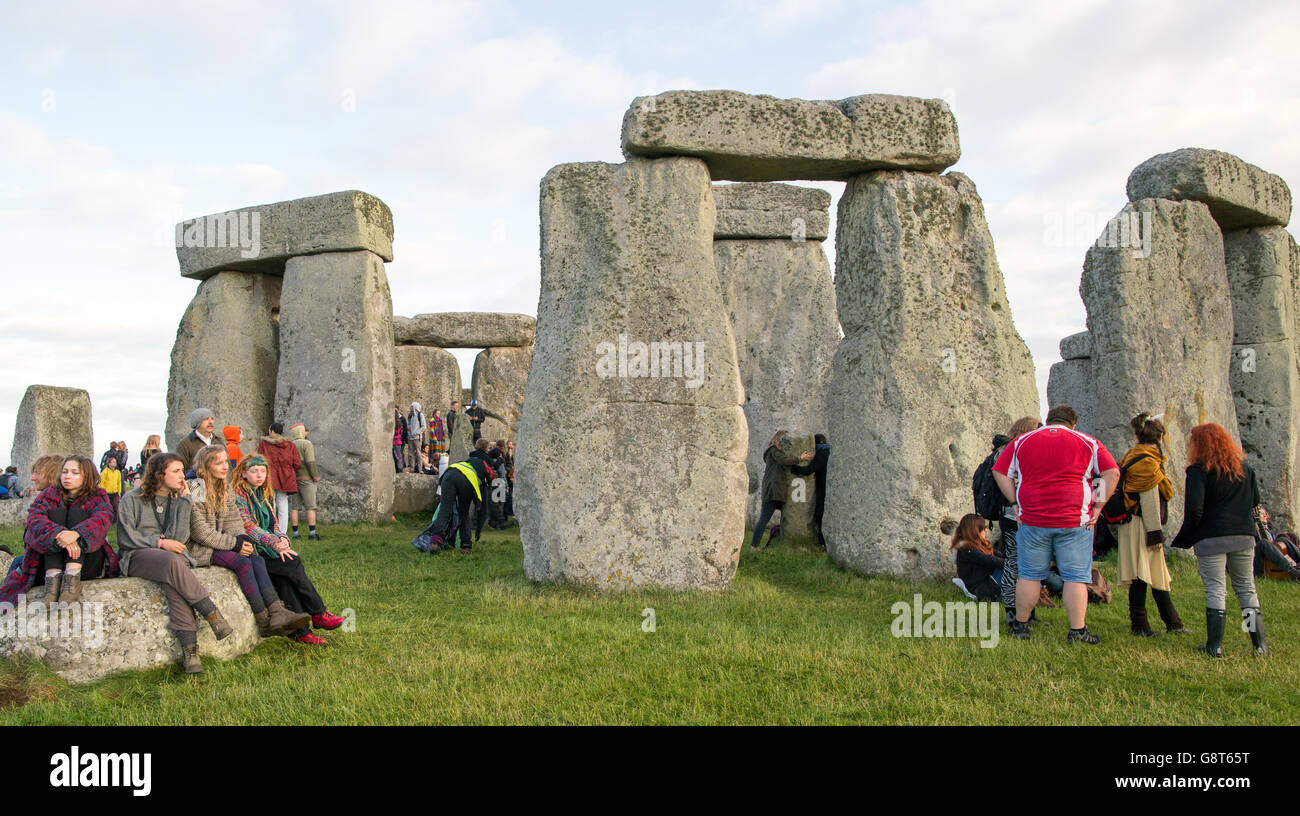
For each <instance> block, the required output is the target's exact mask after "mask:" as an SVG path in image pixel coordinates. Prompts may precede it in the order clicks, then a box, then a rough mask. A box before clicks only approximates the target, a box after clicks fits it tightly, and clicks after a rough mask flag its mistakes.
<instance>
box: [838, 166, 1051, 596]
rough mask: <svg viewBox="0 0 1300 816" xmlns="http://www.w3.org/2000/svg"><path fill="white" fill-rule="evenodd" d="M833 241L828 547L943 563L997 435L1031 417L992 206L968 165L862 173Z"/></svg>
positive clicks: (894, 565) (855, 564) (905, 564)
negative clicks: (835, 322)
mask: <svg viewBox="0 0 1300 816" xmlns="http://www.w3.org/2000/svg"><path fill="white" fill-rule="evenodd" d="M836 253H837V263H836V276H835V299H836V303H837V305H838V308H839V315H840V324H841V325H842V326H843V328H844V333H845V336H844V339H843V340H841V341H840V345H839V348H838V350H837V351H836V353H835V363H834V370H833V373H832V377H831V385H830V391H829V397H828V399H827V419H828V425H829V437H830V443H831V445H832V447H833V453H832V455H831V457H830V463H829V469H828V473H827V493H826V517H825V523H826V526H825V530H824V533H825V535H826V541H827V550H828V551H829V553H830V555H831V557H832V558H833V559H834V561H835V562H836V563H837V564H840V565H841V566H844V567H847V568H849V569H852V570H855V571H859V572H866V573H890V574H894V575H902V576H910V577H914V578H919V577H944V578H946V577H950V576H951V575H952V569H953V567H952V556H951V554H950V552H951V551H950V550H949V543H950V540H951V536H952V531H953V529H954V528H955V526H956V523H957V521H958V520H960V519H961V517H962V516H963V515H964V514H966V513H968V512H970V509H971V493H970V483H971V476H972V475H973V474H974V472H975V469H976V468H977V467H978V466H979V464H980V462H981V461H983V459H984V457H985V456H987V455H988V451H989V440H990V439H991V438H992V436H993V434H994V433H1000V432H1005V430H1006V429H1007V428H1008V427H1010V425H1011V423H1012V422H1013V421H1014V420H1016V419H1017V418H1019V417H1021V416H1026V415H1034V416H1036V415H1038V389H1037V386H1036V384H1035V381H1034V365H1033V360H1032V359H1031V358H1030V355H1029V349H1028V347H1027V346H1026V345H1025V343H1024V341H1023V340H1022V339H1021V338H1020V335H1019V334H1017V333H1016V330H1015V326H1014V325H1012V321H1011V309H1010V306H1009V305H1008V303H1007V296H1006V291H1005V289H1004V286H1003V281H1002V272H1001V270H1000V269H999V268H998V263H997V257H996V255H995V253H994V249H993V240H992V237H991V236H990V234H989V230H988V224H987V222H986V220H985V218H984V207H983V204H982V203H981V202H980V198H979V195H978V194H977V193H976V191H975V185H974V184H972V183H971V181H970V179H968V178H966V176H964V175H962V174H960V173H950V174H948V175H945V176H934V175H929V174H924V173H911V172H899V171H882V172H875V173H867V174H865V175H861V176H858V177H856V178H854V179H852V180H851V181H850V182H849V183H848V186H847V187H846V188H845V191H844V195H843V197H842V198H841V199H840V206H839V218H838V223H837V228H836Z"/></svg>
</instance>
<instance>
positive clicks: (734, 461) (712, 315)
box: [515, 158, 747, 589]
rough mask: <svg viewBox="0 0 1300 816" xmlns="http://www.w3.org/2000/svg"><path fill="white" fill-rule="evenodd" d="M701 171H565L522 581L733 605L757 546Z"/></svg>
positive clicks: (545, 264)
mask: <svg viewBox="0 0 1300 816" xmlns="http://www.w3.org/2000/svg"><path fill="white" fill-rule="evenodd" d="M714 219H715V211H714V203H713V191H712V190H711V189H710V184H709V174H708V170H707V168H706V167H705V165H704V163H703V162H702V161H699V160H697V159H687V158H669V159H659V160H629V161H628V162H627V163H626V164H623V165H610V164H602V163H598V162H590V163H584V164H566V165H560V166H558V167H555V168H553V169H552V170H551V171H550V172H549V173H547V175H546V177H545V178H544V179H543V180H542V185H541V238H542V251H541V255H542V268H541V273H542V278H541V297H540V299H539V303H538V312H537V342H536V345H535V351H534V354H533V362H532V366H531V368H530V370H529V374H528V385H527V389H526V391H525V395H524V414H523V423H522V427H521V428H520V433H519V446H518V462H517V467H516V478H515V489H516V507H517V508H518V509H517V512H518V515H519V517H520V525H521V530H520V538H521V540H522V542H523V548H524V571H525V572H526V573H527V575H528V577H529V578H532V579H533V580H550V581H559V580H567V581H576V582H581V583H583V584H587V585H590V586H594V587H598V588H600V589H640V588H650V587H659V588H666V589H725V588H727V587H728V586H729V585H730V584H731V580H732V577H733V576H734V574H735V570H736V564H737V562H738V560H739V557H740V547H741V544H742V541H743V537H744V529H743V527H744V513H745V487H746V479H745V465H744V455H745V448H746V442H747V432H746V427H745V415H744V412H743V410H742V408H741V400H742V394H741V385H740V375H739V370H738V368H737V365H736V348H735V343H734V341H733V340H732V336H731V328H730V325H729V322H728V320H727V318H726V312H725V306H724V303H723V299H722V294H721V291H720V289H719V285H718V274H717V271H716V269H715V268H714V264H713V229H714Z"/></svg>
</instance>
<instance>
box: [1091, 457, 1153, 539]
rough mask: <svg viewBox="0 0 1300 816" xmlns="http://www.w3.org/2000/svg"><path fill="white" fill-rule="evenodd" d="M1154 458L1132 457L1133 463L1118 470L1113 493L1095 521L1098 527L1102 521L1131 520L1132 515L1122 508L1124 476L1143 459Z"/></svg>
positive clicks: (1121, 522) (1118, 521) (1117, 521)
mask: <svg viewBox="0 0 1300 816" xmlns="http://www.w3.org/2000/svg"><path fill="white" fill-rule="evenodd" d="M1154 458H1155V457H1154V456H1152V455H1151V454H1149V453H1144V454H1142V455H1141V456H1137V457H1134V459H1133V461H1131V462H1129V463H1128V464H1127V465H1125V466H1123V467H1122V468H1120V469H1119V481H1118V482H1116V483H1115V493H1114V494H1113V495H1111V497H1110V498H1108V499H1106V503H1105V504H1103V505H1102V506H1101V518H1099V519H1098V520H1097V526H1098V527H1100V526H1101V522H1103V521H1105V522H1109V523H1110V524H1123V523H1125V522H1127V521H1128V520H1129V519H1131V518H1133V514H1132V513H1131V512H1129V510H1128V509H1127V508H1126V507H1125V506H1124V490H1123V487H1124V474H1125V473H1127V472H1128V469H1129V468H1131V467H1133V466H1134V465H1135V464H1137V463H1138V462H1140V461H1142V460H1143V459H1154Z"/></svg>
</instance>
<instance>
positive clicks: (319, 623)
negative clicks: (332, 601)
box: [311, 609, 343, 629]
mask: <svg viewBox="0 0 1300 816" xmlns="http://www.w3.org/2000/svg"><path fill="white" fill-rule="evenodd" d="M311 625H312V626H314V627H316V628H317V629H337V628H339V627H340V626H342V625H343V619H342V618H340V617H339V616H338V615H331V614H330V613H329V610H328V609H327V610H325V611H324V612H319V613H317V614H315V615H312V616H311Z"/></svg>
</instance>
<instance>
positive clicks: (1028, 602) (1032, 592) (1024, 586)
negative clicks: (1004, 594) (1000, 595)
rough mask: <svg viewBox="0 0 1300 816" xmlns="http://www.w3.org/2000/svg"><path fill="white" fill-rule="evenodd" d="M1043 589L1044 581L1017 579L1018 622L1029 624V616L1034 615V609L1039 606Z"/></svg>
mask: <svg viewBox="0 0 1300 816" xmlns="http://www.w3.org/2000/svg"><path fill="white" fill-rule="evenodd" d="M1042 589H1043V582H1042V581H1030V580H1029V579H1027V578H1018V579H1016V620H1018V621H1020V622H1021V623H1028V622H1029V616H1030V615H1032V614H1034V607H1035V606H1038V596H1039V594H1040V593H1041V592H1042Z"/></svg>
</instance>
